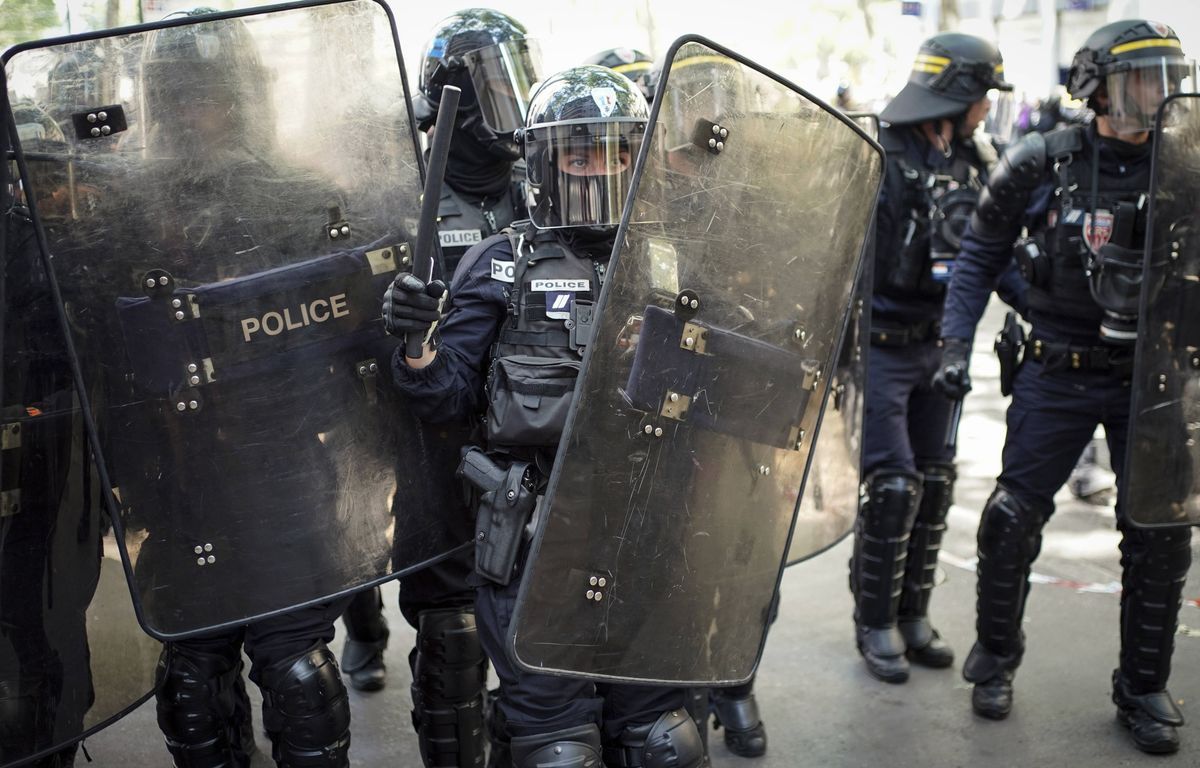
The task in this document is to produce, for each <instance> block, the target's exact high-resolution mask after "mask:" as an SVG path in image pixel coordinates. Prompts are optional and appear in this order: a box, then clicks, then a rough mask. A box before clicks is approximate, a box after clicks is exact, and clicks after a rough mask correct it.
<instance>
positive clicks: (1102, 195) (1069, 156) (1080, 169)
mask: <svg viewBox="0 0 1200 768" xmlns="http://www.w3.org/2000/svg"><path fill="white" fill-rule="evenodd" d="M1083 132H1084V128H1082V127H1073V128H1068V129H1065V130H1063V131H1058V132H1056V133H1054V134H1051V135H1049V136H1047V137H1046V156H1047V159H1048V162H1049V163H1050V168H1051V173H1052V174H1053V177H1054V183H1055V190H1054V194H1053V196H1052V198H1051V200H1050V206H1049V208H1048V209H1047V211H1046V219H1045V222H1044V226H1043V227H1042V228H1041V229H1039V230H1037V231H1036V232H1034V234H1033V236H1032V237H1033V240H1034V241H1035V242H1036V245H1037V248H1036V249H1029V248H1020V247H1019V248H1018V249H1017V256H1018V265H1019V266H1020V268H1021V273H1022V275H1023V276H1024V277H1025V279H1026V281H1028V283H1029V306H1030V308H1031V309H1033V310H1035V311H1038V312H1045V313H1049V314H1054V315H1060V316H1064V317H1069V318H1072V319H1078V320H1081V321H1085V322H1086V323H1087V324H1088V325H1096V326H1098V325H1099V324H1100V322H1101V320H1102V319H1103V317H1104V310H1103V308H1102V307H1101V306H1100V305H1099V304H1098V303H1097V302H1096V299H1095V298H1093V294H1092V290H1091V288H1090V287H1089V284H1088V273H1089V272H1090V271H1091V270H1092V269H1093V267H1094V264H1095V260H1096V252H1098V251H1099V250H1100V248H1101V246H1103V245H1105V244H1107V243H1112V244H1114V245H1118V246H1121V247H1123V248H1128V249H1131V250H1135V251H1141V250H1142V249H1143V247H1144V241H1145V233H1146V206H1145V201H1144V198H1145V196H1146V192H1147V190H1148V189H1149V188H1150V163H1149V162H1142V163H1137V162H1136V161H1131V162H1130V163H1129V164H1128V165H1127V166H1125V167H1126V168H1129V170H1130V172H1129V173H1127V174H1124V175H1121V174H1113V173H1112V172H1111V171H1112V170H1113V169H1109V168H1105V167H1104V166H1103V165H1102V164H1100V163H1099V157H1098V154H1097V151H1096V144H1095V143H1092V144H1091V146H1085V145H1084V142H1083ZM1094 141H1095V139H1093V142H1094Z"/></svg>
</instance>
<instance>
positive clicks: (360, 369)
mask: <svg viewBox="0 0 1200 768" xmlns="http://www.w3.org/2000/svg"><path fill="white" fill-rule="evenodd" d="M358 375H359V376H366V375H367V366H365V365H360V366H358Z"/></svg>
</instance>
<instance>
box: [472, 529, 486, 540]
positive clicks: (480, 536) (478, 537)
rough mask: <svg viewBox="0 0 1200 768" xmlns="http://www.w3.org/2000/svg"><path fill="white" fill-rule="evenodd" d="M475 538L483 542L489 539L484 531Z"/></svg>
mask: <svg viewBox="0 0 1200 768" xmlns="http://www.w3.org/2000/svg"><path fill="white" fill-rule="evenodd" d="M475 538H477V539H479V540H480V541H483V540H484V539H485V538H487V536H485V535H484V533H483V531H480V532H479V533H477V534H475Z"/></svg>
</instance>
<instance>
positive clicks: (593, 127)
mask: <svg viewBox="0 0 1200 768" xmlns="http://www.w3.org/2000/svg"><path fill="white" fill-rule="evenodd" d="M644 131H645V123H599V124H597V123H592V124H588V125H586V126H582V125H574V126H572V125H557V126H553V127H548V128H543V129H540V130H538V131H536V132H535V134H534V136H535V138H533V139H532V141H533V142H548V143H549V146H548V147H546V149H547V150H548V151H546V152H540V151H531V152H528V153H527V155H526V157H532V158H537V161H536V162H537V163H538V165H540V166H541V167H539V168H531V169H530V179H531V182H534V181H535V180H537V186H538V191H539V194H540V195H544V196H546V197H547V202H548V203H549V210H545V208H546V207H545V206H541V205H539V206H538V210H537V211H536V212H535V214H534V216H533V218H534V224H536V225H537V226H538V227H540V228H543V229H552V228H557V227H589V226H613V225H616V224H618V223H620V221H621V213H622V211H623V210H624V208H625V200H626V199H627V198H628V197H629V185H630V182H631V180H632V176H631V171H632V170H633V162H634V159H635V157H636V156H637V151H638V149H639V147H640V146H641V141H642V135H643V132H644Z"/></svg>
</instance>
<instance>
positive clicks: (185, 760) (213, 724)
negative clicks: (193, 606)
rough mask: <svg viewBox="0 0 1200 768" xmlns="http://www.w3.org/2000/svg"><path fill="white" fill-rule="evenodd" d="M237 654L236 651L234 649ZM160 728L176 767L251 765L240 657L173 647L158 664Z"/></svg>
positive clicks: (165, 651) (180, 646) (181, 646)
mask: <svg viewBox="0 0 1200 768" xmlns="http://www.w3.org/2000/svg"><path fill="white" fill-rule="evenodd" d="M234 648H235V649H236V646H234ZM157 674H158V682H159V686H158V693H157V695H156V709H157V714H158V727H159V729H160V730H161V731H162V733H163V736H164V738H165V739H166V742H167V750H168V751H169V752H170V753H171V756H172V758H174V761H175V766H176V768H234V767H235V766H248V765H249V764H250V754H249V751H248V748H247V745H246V744H244V742H243V738H242V736H243V728H244V726H247V725H248V723H245V722H243V721H242V720H243V719H244V718H248V717H249V711H248V710H247V709H246V708H245V707H242V706H239V705H240V700H239V691H244V689H242V688H239V682H240V679H241V674H242V662H241V658H240V653H239V655H237V656H234V657H233V658H230V657H229V656H226V655H221V654H212V653H205V652H200V651H196V650H194V649H191V648H188V647H186V646H183V645H172V646H167V647H166V648H164V649H163V652H162V655H161V656H160V657H159V661H158V673H157Z"/></svg>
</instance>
